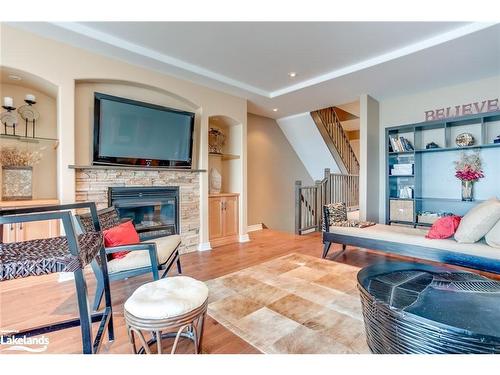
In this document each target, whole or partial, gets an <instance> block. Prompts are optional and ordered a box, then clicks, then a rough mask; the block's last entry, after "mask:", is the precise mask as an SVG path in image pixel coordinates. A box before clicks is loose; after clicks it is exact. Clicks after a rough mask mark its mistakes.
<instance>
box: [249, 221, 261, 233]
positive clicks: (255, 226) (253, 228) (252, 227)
mask: <svg viewBox="0 0 500 375" xmlns="http://www.w3.org/2000/svg"><path fill="white" fill-rule="evenodd" d="M262 229H264V227H263V226H262V223H259V224H253V225H249V226H248V228H247V232H255V231H256V230H262Z"/></svg>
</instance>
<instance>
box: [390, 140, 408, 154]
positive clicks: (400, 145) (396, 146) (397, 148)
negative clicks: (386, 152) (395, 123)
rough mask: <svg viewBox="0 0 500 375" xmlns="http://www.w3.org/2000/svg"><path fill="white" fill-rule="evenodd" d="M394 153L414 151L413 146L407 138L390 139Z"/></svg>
mask: <svg viewBox="0 0 500 375" xmlns="http://www.w3.org/2000/svg"><path fill="white" fill-rule="evenodd" d="M389 141H390V144H391V148H392V152H406V151H413V145H412V144H411V142H410V141H409V140H408V139H406V138H405V137H389Z"/></svg>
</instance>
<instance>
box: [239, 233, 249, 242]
mask: <svg viewBox="0 0 500 375" xmlns="http://www.w3.org/2000/svg"><path fill="white" fill-rule="evenodd" d="M239 242H250V237H249V236H248V234H243V235H241V236H240V239H239Z"/></svg>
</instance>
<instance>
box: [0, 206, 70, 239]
mask: <svg viewBox="0 0 500 375" xmlns="http://www.w3.org/2000/svg"><path fill="white" fill-rule="evenodd" d="M55 204H59V201H58V200H56V199H43V200H30V201H8V202H6V201H0V209H14V208H21V207H23V208H25V207H33V206H51V205H55ZM59 233H60V232H59V220H44V221H32V222H29V223H16V224H5V225H3V237H2V241H3V242H4V243H9V242H20V241H29V240H35V239H40V238H50V237H57V236H59Z"/></svg>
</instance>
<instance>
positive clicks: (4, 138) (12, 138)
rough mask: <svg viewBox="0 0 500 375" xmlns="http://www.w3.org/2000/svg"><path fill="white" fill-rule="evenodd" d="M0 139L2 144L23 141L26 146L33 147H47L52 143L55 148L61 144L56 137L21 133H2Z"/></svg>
mask: <svg viewBox="0 0 500 375" xmlns="http://www.w3.org/2000/svg"><path fill="white" fill-rule="evenodd" d="M0 139H1V143H2V144H4V145H5V144H11V145H14V144H18V143H22V144H24V146H26V147H28V148H31V147H37V148H40V147H45V146H49V145H52V146H53V148H54V149H56V148H57V146H59V140H58V139H56V138H46V137H24V136H21V135H9V134H0Z"/></svg>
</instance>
